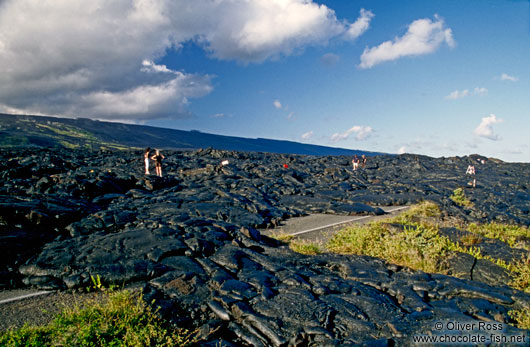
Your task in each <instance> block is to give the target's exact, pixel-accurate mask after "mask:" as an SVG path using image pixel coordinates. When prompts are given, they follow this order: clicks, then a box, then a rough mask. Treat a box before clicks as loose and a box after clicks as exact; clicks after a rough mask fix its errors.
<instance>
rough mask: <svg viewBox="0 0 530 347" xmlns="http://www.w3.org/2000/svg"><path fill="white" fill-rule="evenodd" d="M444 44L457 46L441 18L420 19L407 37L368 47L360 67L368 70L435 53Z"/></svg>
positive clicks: (413, 23) (408, 32)
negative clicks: (395, 61)
mask: <svg viewBox="0 0 530 347" xmlns="http://www.w3.org/2000/svg"><path fill="white" fill-rule="evenodd" d="M444 42H445V43H446V44H447V45H448V46H449V47H454V45H455V41H454V40H453V34H452V31H451V29H450V28H445V23H444V21H443V20H442V19H441V18H440V17H438V16H435V17H434V21H433V20H431V19H428V18H425V19H418V20H415V21H414V22H412V23H411V24H410V25H409V27H408V31H407V32H406V33H405V35H403V36H401V37H397V38H395V39H394V40H393V41H385V42H383V43H381V44H380V45H379V46H376V47H372V48H368V47H367V48H366V49H365V50H364V52H363V54H362V55H361V63H360V64H359V67H360V68H362V69H368V68H371V67H373V66H374V65H377V64H380V63H383V62H386V61H391V60H396V59H399V58H402V57H406V56H415V55H424V54H429V53H433V52H434V51H436V50H437V49H438V47H440V45H442V44H443V43H444Z"/></svg>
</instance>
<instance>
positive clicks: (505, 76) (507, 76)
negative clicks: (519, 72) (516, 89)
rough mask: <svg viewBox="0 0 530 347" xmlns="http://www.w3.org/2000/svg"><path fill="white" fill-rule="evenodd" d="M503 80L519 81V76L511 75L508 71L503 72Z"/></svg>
mask: <svg viewBox="0 0 530 347" xmlns="http://www.w3.org/2000/svg"><path fill="white" fill-rule="evenodd" d="M501 81H510V82H517V81H519V78H517V77H515V76H510V75H508V74H506V73H503V74H502V75H501Z"/></svg>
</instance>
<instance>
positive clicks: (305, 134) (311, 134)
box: [300, 130, 314, 140]
mask: <svg viewBox="0 0 530 347" xmlns="http://www.w3.org/2000/svg"><path fill="white" fill-rule="evenodd" d="M313 135H314V133H313V131H312V130H311V131H308V132H306V133H303V134H302V136H300V137H301V138H302V139H303V140H309V139H310V138H311V137H313Z"/></svg>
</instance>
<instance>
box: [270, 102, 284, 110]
mask: <svg viewBox="0 0 530 347" xmlns="http://www.w3.org/2000/svg"><path fill="white" fill-rule="evenodd" d="M272 104H273V105H274V107H276V108H277V109H280V108H282V103H281V102H280V100H274V102H273V103H272Z"/></svg>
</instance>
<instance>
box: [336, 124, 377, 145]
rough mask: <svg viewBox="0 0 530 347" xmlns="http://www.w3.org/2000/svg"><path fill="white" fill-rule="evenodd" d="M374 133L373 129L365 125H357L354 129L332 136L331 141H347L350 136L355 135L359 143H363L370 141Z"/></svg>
mask: <svg viewBox="0 0 530 347" xmlns="http://www.w3.org/2000/svg"><path fill="white" fill-rule="evenodd" d="M372 133H373V129H372V127H369V126H364V125H355V126H353V127H352V128H350V129H348V130H346V131H345V132H343V133H335V134H333V135H331V141H333V142H338V141H342V140H346V139H347V138H349V137H350V136H352V135H354V136H355V139H356V140H357V141H363V140H366V139H368V138H369V137H370V136H371V135H372Z"/></svg>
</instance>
